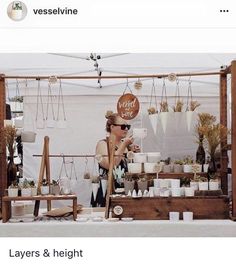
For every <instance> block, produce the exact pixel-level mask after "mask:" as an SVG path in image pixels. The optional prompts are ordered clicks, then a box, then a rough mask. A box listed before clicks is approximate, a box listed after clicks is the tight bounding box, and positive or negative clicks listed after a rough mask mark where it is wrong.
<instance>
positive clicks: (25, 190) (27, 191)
mask: <svg viewBox="0 0 236 264" xmlns="http://www.w3.org/2000/svg"><path fill="white" fill-rule="evenodd" d="M21 196H23V197H29V196H31V188H22V189H21Z"/></svg>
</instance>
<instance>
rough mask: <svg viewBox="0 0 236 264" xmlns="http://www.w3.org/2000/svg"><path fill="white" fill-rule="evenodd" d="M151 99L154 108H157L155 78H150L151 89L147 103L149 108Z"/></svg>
mask: <svg viewBox="0 0 236 264" xmlns="http://www.w3.org/2000/svg"><path fill="white" fill-rule="evenodd" d="M152 101H154V104H155V107H156V110H157V96H156V87H155V80H154V78H153V79H152V89H151V98H150V103H149V108H150V107H151V106H152Z"/></svg>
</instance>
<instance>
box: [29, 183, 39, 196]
mask: <svg viewBox="0 0 236 264" xmlns="http://www.w3.org/2000/svg"><path fill="white" fill-rule="evenodd" d="M29 185H30V188H31V196H36V195H37V194H38V190H37V187H36V185H35V182H34V181H33V180H32V181H29Z"/></svg>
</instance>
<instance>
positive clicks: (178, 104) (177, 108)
mask: <svg viewBox="0 0 236 264" xmlns="http://www.w3.org/2000/svg"><path fill="white" fill-rule="evenodd" d="M183 105H184V103H183V101H182V100H181V98H180V92H179V80H178V79H177V80H176V90H175V105H174V106H173V107H172V109H173V111H174V112H182V110H183Z"/></svg>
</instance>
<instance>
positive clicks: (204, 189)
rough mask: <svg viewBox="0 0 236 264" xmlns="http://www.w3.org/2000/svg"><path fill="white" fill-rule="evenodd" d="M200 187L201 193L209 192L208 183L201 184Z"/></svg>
mask: <svg viewBox="0 0 236 264" xmlns="http://www.w3.org/2000/svg"><path fill="white" fill-rule="evenodd" d="M198 187H199V191H207V190H208V182H199V183H198Z"/></svg>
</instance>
